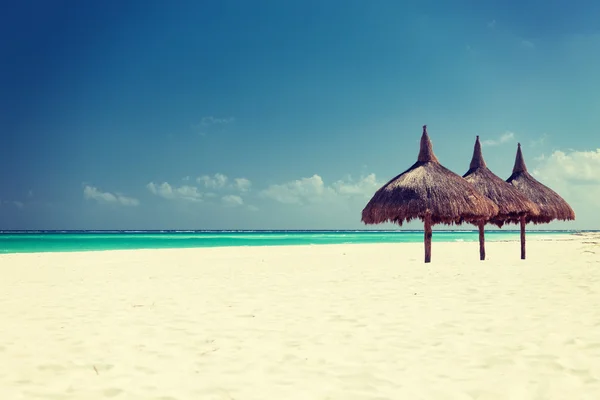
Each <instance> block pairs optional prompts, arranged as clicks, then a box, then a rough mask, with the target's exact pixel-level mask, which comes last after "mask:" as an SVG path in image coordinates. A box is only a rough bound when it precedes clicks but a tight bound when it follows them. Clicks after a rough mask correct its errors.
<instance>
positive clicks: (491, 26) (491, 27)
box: [487, 19, 496, 29]
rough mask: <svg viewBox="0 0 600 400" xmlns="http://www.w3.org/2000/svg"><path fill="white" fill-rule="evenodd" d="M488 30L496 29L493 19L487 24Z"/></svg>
mask: <svg viewBox="0 0 600 400" xmlns="http://www.w3.org/2000/svg"><path fill="white" fill-rule="evenodd" d="M487 26H488V28H490V29H494V28H495V27H496V20H495V19H493V20H491V21H489V22H488V23H487Z"/></svg>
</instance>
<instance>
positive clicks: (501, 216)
mask: <svg viewBox="0 0 600 400" xmlns="http://www.w3.org/2000/svg"><path fill="white" fill-rule="evenodd" d="M463 178H465V179H466V180H467V181H468V182H470V183H471V184H473V186H475V188H476V189H477V190H478V191H479V192H481V193H482V194H483V195H484V196H486V197H487V198H488V199H490V200H491V201H493V202H494V203H495V204H496V205H497V206H498V214H497V215H496V216H494V217H493V218H491V219H490V220H489V221H488V222H489V223H492V224H494V225H497V226H498V227H502V225H503V224H505V223H507V222H515V223H516V222H518V221H519V220H520V218H521V216H539V215H540V209H539V208H538V206H536V205H535V204H534V203H533V202H532V201H531V200H529V199H528V198H527V197H525V195H523V194H522V193H521V192H520V191H519V190H518V189H517V188H515V187H514V186H512V185H511V184H510V183H507V182H505V181H504V180H503V179H502V178H500V177H498V176H496V175H495V174H494V173H493V172H492V171H490V169H489V168H488V167H487V165H486V163H485V160H484V159H483V154H482V152H481V143H480V142H479V136H477V139H476V140H475V147H474V148H473V158H472V159H471V164H470V166H469V170H468V171H467V172H466V173H465V174H464V175H463ZM485 224H486V221H485V220H483V219H482V220H479V221H477V224H476V225H477V226H478V228H479V259H480V260H485V233H484V226H485Z"/></svg>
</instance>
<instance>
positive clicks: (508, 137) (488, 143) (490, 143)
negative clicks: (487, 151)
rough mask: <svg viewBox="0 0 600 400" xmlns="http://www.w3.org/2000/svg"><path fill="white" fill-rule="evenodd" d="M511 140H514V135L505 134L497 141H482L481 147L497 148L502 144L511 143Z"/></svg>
mask: <svg viewBox="0 0 600 400" xmlns="http://www.w3.org/2000/svg"><path fill="white" fill-rule="evenodd" d="M513 140H515V134H514V133H513V132H505V133H503V134H502V135H500V137H498V139H489V140H482V141H481V145H482V146H488V147H489V146H499V145H501V144H504V143H508V142H512V141H513Z"/></svg>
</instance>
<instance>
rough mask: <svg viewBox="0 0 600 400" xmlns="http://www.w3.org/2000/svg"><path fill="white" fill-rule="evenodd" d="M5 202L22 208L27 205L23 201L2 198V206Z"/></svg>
mask: <svg viewBox="0 0 600 400" xmlns="http://www.w3.org/2000/svg"><path fill="white" fill-rule="evenodd" d="M3 204H6V205H11V206H15V207H17V208H18V209H22V208H23V207H25V204H24V203H23V202H22V201H17V200H13V201H9V200H0V206H2V205H3Z"/></svg>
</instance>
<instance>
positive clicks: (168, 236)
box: [0, 231, 571, 253]
mask: <svg viewBox="0 0 600 400" xmlns="http://www.w3.org/2000/svg"><path fill="white" fill-rule="evenodd" d="M568 233H571V232H567V231H530V232H528V233H527V234H528V235H529V237H532V236H533V237H535V236H537V237H539V236H549V235H556V234H563V235H564V234H568ZM518 239H519V232H517V231H489V232H486V241H497V240H518ZM477 240H478V233H477V232H476V231H438V232H435V231H434V233H433V241H434V242H459V241H465V242H466V241H477ZM422 241H423V232H422V231H145V232H140V231H115V232H106V231H103V232H98V231H71V232H55V231H52V232H50V231H36V232H1V231H0V253H35V252H57V251H94V250H125V249H166V248H192V247H226V246H286V245H307V244H341V243H356V244H359V243H411V242H422Z"/></svg>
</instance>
